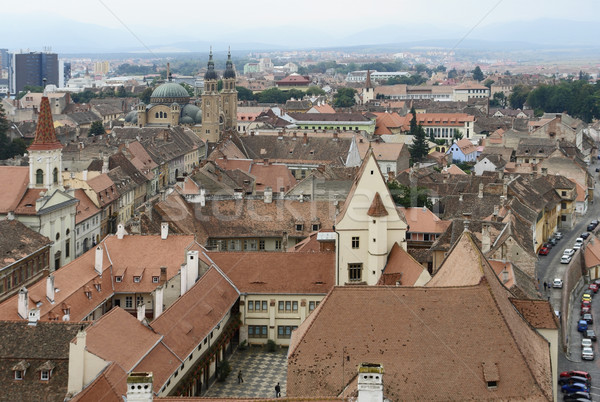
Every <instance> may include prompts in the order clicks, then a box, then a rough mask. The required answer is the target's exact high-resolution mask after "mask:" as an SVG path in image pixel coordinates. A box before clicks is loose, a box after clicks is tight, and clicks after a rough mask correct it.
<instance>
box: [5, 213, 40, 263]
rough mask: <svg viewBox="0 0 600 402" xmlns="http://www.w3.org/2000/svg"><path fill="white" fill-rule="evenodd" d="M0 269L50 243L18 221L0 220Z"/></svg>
mask: <svg viewBox="0 0 600 402" xmlns="http://www.w3.org/2000/svg"><path fill="white" fill-rule="evenodd" d="M0 233H2V236H0V269H2V268H5V267H7V266H9V265H12V264H14V263H15V262H17V261H19V260H20V259H22V258H25V257H27V256H29V255H31V254H33V253H35V252H36V251H38V250H40V249H41V248H43V247H50V245H52V241H51V240H50V239H48V238H47V237H46V236H42V235H41V234H39V233H38V232H36V231H34V230H32V229H30V228H29V227H27V226H25V225H24V224H22V223H21V222H19V221H18V220H16V219H15V220H0Z"/></svg>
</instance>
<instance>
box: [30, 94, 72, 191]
mask: <svg viewBox="0 0 600 402" xmlns="http://www.w3.org/2000/svg"><path fill="white" fill-rule="evenodd" d="M62 148H63V146H62V144H61V143H60V141H58V139H57V138H56V132H55V131H54V122H53V121H52V113H51V111H50V102H49V100H48V97H47V96H43V97H42V101H41V102H40V114H39V117H38V124H37V128H36V130H35V139H34V140H33V143H32V144H31V145H30V146H29V148H27V151H28V153H29V188H38V189H46V190H48V191H50V190H55V189H59V188H62V176H61V170H62Z"/></svg>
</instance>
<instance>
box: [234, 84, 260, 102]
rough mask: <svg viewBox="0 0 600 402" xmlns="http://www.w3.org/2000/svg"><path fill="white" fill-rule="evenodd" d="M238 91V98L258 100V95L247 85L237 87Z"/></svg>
mask: <svg viewBox="0 0 600 402" xmlns="http://www.w3.org/2000/svg"><path fill="white" fill-rule="evenodd" d="M235 89H236V90H237V92H238V99H239V100H245V101H252V100H256V95H254V93H253V92H252V91H251V90H249V89H248V88H246V87H235Z"/></svg>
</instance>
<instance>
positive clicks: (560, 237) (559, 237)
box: [554, 232, 562, 240]
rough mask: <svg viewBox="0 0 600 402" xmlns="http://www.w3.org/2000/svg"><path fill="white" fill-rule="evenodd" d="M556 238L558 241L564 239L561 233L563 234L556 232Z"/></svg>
mask: <svg viewBox="0 0 600 402" xmlns="http://www.w3.org/2000/svg"><path fill="white" fill-rule="evenodd" d="M554 238H555V239H556V240H560V239H562V233H561V232H556V233H554Z"/></svg>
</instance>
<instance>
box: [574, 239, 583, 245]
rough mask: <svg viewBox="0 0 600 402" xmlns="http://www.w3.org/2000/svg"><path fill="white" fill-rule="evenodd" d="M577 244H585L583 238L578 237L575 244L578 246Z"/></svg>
mask: <svg viewBox="0 0 600 402" xmlns="http://www.w3.org/2000/svg"><path fill="white" fill-rule="evenodd" d="M577 243H581V244H583V237H578V238H576V239H575V244H577Z"/></svg>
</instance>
